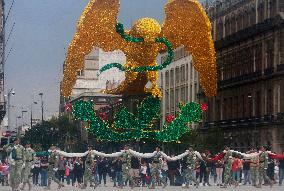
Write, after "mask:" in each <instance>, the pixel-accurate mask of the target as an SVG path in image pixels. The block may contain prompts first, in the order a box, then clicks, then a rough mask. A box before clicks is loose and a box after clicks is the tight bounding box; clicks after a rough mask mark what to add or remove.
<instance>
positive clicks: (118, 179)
mask: <svg viewBox="0 0 284 191" xmlns="http://www.w3.org/2000/svg"><path fill="white" fill-rule="evenodd" d="M116 182H117V183H118V186H123V182H122V172H115V176H114V180H113V185H114V186H116Z"/></svg>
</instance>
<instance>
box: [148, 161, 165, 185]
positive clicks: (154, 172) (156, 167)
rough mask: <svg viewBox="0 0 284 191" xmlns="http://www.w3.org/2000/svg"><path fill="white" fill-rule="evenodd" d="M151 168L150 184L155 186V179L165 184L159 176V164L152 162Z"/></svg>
mask: <svg viewBox="0 0 284 191" xmlns="http://www.w3.org/2000/svg"><path fill="white" fill-rule="evenodd" d="M152 166H153V167H152V170H151V178H152V186H155V184H156V182H157V181H159V180H160V181H161V182H162V183H163V184H164V185H166V181H165V180H164V179H163V178H161V168H160V167H159V164H155V163H153V164H152Z"/></svg>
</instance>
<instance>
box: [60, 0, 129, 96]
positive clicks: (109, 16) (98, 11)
mask: <svg viewBox="0 0 284 191" xmlns="http://www.w3.org/2000/svg"><path fill="white" fill-rule="evenodd" d="M119 7H120V3H119V0H107V1H106V0H90V2H89V3H88V5H87V6H86V8H85V10H84V12H83V14H82V15H81V18H80V20H79V22H78V24H77V31H76V34H75V36H74V37H73V40H72V42H71V43H70V45H69V48H68V52H67V57H66V59H65V65H64V78H63V81H62V84H61V93H62V95H63V96H64V97H68V96H70V94H71V91H72V88H73V86H74V85H75V83H76V79H77V71H79V70H82V69H83V68H84V60H85V56H86V55H88V54H89V53H90V52H91V51H92V50H93V48H94V47H99V48H102V49H103V50H104V51H113V50H117V49H120V50H122V51H123V49H124V46H125V43H126V42H125V41H124V40H123V39H122V38H121V36H120V35H119V34H118V33H116V28H115V27H116V23H117V17H118V13H119Z"/></svg>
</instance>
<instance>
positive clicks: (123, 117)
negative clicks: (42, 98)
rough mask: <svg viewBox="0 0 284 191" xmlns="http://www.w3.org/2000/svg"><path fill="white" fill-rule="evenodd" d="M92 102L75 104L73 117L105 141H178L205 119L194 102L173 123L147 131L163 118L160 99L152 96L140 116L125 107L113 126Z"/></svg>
mask: <svg viewBox="0 0 284 191" xmlns="http://www.w3.org/2000/svg"><path fill="white" fill-rule="evenodd" d="M93 108H94V105H93V103H92V102H86V101H83V100H80V101H77V102H76V103H75V104H74V105H73V115H74V117H75V118H76V119H77V120H82V121H87V122H89V124H90V127H89V128H88V129H87V130H88V131H89V132H90V133H92V134H94V135H95V136H96V137H97V139H98V140H101V141H114V142H121V141H129V140H137V139H141V138H144V139H154V140H157V141H161V142H172V141H177V140H179V138H180V137H181V136H182V135H184V134H185V133H186V132H189V129H188V128H187V124H188V123H193V122H199V121H200V119H201V116H202V110H201V106H200V105H199V104H197V103H194V102H191V103H188V104H185V105H184V106H182V108H181V113H180V115H179V117H177V118H175V119H174V120H173V121H172V123H171V124H169V125H164V126H163V129H162V130H161V131H160V130H147V129H149V126H151V125H153V121H154V120H155V119H159V113H160V100H159V99H157V98H154V97H152V96H149V97H147V98H145V99H144V100H143V101H142V103H141V104H140V105H139V107H138V112H137V113H138V114H137V116H135V115H134V114H132V113H130V112H129V111H127V109H126V108H122V109H121V110H120V111H119V112H118V113H117V114H116V115H115V117H114V122H113V124H111V125H110V124H109V122H108V121H103V120H101V119H100V117H98V116H96V115H95V112H94V110H93Z"/></svg>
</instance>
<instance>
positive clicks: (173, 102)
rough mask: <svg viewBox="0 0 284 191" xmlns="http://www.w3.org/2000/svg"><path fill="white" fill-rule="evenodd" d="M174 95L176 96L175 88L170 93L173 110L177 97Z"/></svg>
mask: <svg viewBox="0 0 284 191" xmlns="http://www.w3.org/2000/svg"><path fill="white" fill-rule="evenodd" d="M174 97H175V95H174V90H171V93H170V99H171V100H170V102H171V103H170V104H171V111H173V110H174V109H175V99H174Z"/></svg>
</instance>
